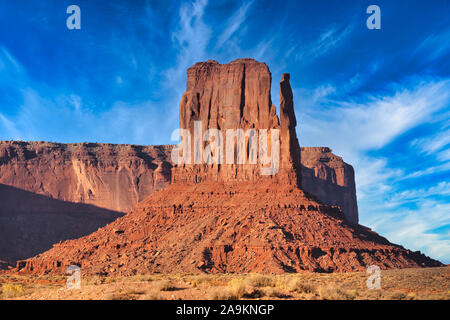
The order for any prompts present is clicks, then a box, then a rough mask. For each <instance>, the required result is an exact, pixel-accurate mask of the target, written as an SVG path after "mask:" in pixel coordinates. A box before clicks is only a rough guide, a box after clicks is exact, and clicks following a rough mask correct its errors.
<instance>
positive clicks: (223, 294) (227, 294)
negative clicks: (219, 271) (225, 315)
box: [208, 288, 240, 300]
mask: <svg viewBox="0 0 450 320" xmlns="http://www.w3.org/2000/svg"><path fill="white" fill-rule="evenodd" d="M208 298H209V299H210V300H239V298H240V297H239V296H238V295H236V293H235V292H234V290H232V289H230V288H215V289H214V290H212V291H211V292H210V293H209V294H208Z"/></svg>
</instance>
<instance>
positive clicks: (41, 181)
mask: <svg viewBox="0 0 450 320" xmlns="http://www.w3.org/2000/svg"><path fill="white" fill-rule="evenodd" d="M171 149H172V146H149V147H144V146H135V145H114V144H103V143H75V144H62V143H49V142H20V141H3V142H0V183H2V184H5V185H9V186H13V187H15V188H19V189H22V190H25V191H29V192H33V193H37V194H40V195H44V196H46V197H49V198H53V199H58V200H62V201H68V202H75V203H86V204H91V205H95V206H97V207H101V208H105V209H110V210H114V211H118V212H129V211H130V210H131V209H132V208H133V206H134V205H135V204H136V203H138V202H139V201H142V200H143V199H144V198H146V197H147V196H148V195H149V194H151V193H152V192H153V191H155V190H159V189H162V188H164V187H166V186H167V185H168V184H169V183H170V180H171V168H172V164H171V162H170V151H171Z"/></svg>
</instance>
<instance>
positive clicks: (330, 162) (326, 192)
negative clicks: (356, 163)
mask: <svg viewBox="0 0 450 320" xmlns="http://www.w3.org/2000/svg"><path fill="white" fill-rule="evenodd" d="M301 153H302V179H303V181H302V188H303V189H304V190H305V191H307V192H308V193H310V194H312V195H314V196H316V197H317V198H318V199H320V200H321V201H323V202H324V203H326V204H330V205H336V206H339V207H340V208H341V209H342V211H343V212H344V214H345V218H346V219H347V220H348V221H350V222H352V223H358V204H357V201H356V186H355V172H354V170H353V167H352V166H351V165H349V164H347V163H345V162H344V161H343V160H342V158H341V157H338V156H336V155H335V154H333V153H332V152H331V149H330V148H327V147H310V148H301Z"/></svg>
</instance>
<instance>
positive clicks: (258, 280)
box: [246, 274, 275, 288]
mask: <svg viewBox="0 0 450 320" xmlns="http://www.w3.org/2000/svg"><path fill="white" fill-rule="evenodd" d="M246 280H247V283H248V285H250V286H253V287H257V288H263V287H273V286H275V281H274V280H273V279H272V278H270V277H269V276H264V275H262V274H252V275H250V276H249V277H248V278H247V279H246Z"/></svg>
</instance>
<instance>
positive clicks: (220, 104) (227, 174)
mask: <svg viewBox="0 0 450 320" xmlns="http://www.w3.org/2000/svg"><path fill="white" fill-rule="evenodd" d="M270 82H271V76H270V72H269V71H268V68H267V66H266V65H265V64H262V63H259V62H256V61H255V60H252V59H240V60H236V61H234V62H232V63H230V64H227V65H220V64H218V63H217V62H215V61H208V62H205V63H200V64H196V65H195V66H193V67H191V68H190V69H189V70H188V83H187V88H186V92H185V94H184V95H183V97H182V99H181V103H180V127H181V129H184V130H185V131H186V132H188V133H189V134H190V135H194V136H195V134H196V129H197V130H198V128H196V127H197V125H198V123H200V124H201V126H200V128H199V131H200V134H199V135H198V136H197V137H198V139H195V138H194V143H193V144H192V145H191V144H188V147H189V148H187V149H186V148H184V149H182V155H183V158H184V163H177V164H176V165H175V166H174V167H173V170H172V184H171V185H169V186H168V187H166V188H164V189H161V190H159V191H156V192H154V193H152V194H151V195H150V196H149V197H148V198H146V199H145V200H144V201H142V202H140V203H139V204H138V205H137V206H136V207H135V208H134V209H133V211H132V212H130V213H129V214H127V215H125V216H124V217H121V218H119V219H117V220H115V221H114V222H112V223H111V224H109V225H107V226H105V227H103V228H100V229H99V230H98V231H96V232H94V233H92V234H90V235H89V236H86V237H83V238H80V239H77V240H72V241H66V242H63V243H60V244H57V245H55V246H54V247H53V248H52V249H51V250H49V251H47V252H45V253H43V254H40V255H38V256H36V257H34V258H32V259H29V260H26V261H20V262H18V264H17V270H16V271H19V272H27V273H30V272H31V273H63V272H65V268H66V267H67V266H68V265H71V264H77V265H79V266H81V268H82V270H83V274H103V275H133V274H144V273H155V272H163V273H174V272H212V273H214V272H239V273H240V272H246V273H247V272H262V273H282V272H301V271H317V272H335V271H336V272H345V271H356V270H364V269H365V268H367V266H369V265H372V264H376V265H378V266H379V267H380V268H382V269H388V268H406V267H430V266H441V265H442V264H441V263H440V262H438V261H436V260H433V259H431V258H429V257H426V256H424V255H423V254H421V253H420V252H411V251H410V250H407V249H405V248H403V247H401V246H399V245H395V244H392V243H390V242H389V241H388V240H387V239H385V238H383V237H381V236H379V235H378V234H376V233H375V232H373V231H371V230H370V229H368V228H366V227H363V226H360V225H358V224H354V223H349V222H348V221H347V220H346V219H345V216H344V213H343V212H342V210H341V209H340V207H338V206H332V205H327V204H324V203H322V202H321V201H320V200H318V199H317V198H316V197H314V196H312V195H309V194H308V193H305V192H304V191H303V190H302V189H301V188H300V183H302V184H303V183H305V182H304V181H302V179H301V174H302V171H304V172H305V173H307V172H310V173H311V174H310V175H309V178H310V179H311V180H312V179H318V180H323V181H328V180H330V181H334V182H336V183H338V184H339V185H341V184H342V185H344V186H349V184H348V183H346V182H343V181H341V179H342V178H343V177H345V175H346V173H345V172H343V173H341V172H340V169H339V168H338V165H339V164H340V163H341V164H342V159H337V158H333V155H332V154H331V150H324V149H323V150H320V152H313V155H312V156H310V157H305V160H304V161H305V166H304V169H303V170H302V169H301V164H300V163H301V161H300V158H303V157H304V156H305V154H304V153H303V152H302V153H301V150H300V147H299V145H298V141H297V137H296V133H295V126H296V119H295V114H294V109H293V99H292V91H291V88H290V85H289V75H288V74H284V75H283V78H282V81H281V83H280V102H281V110H280V116H281V122H279V121H278V117H277V115H276V111H275V107H274V106H273V105H272V103H271V99H270ZM216 129H220V130H224V129H225V130H226V129H233V130H235V129H243V130H244V129H245V130H249V129H254V130H266V131H271V133H273V132H277V131H276V130H279V131H280V135H279V138H280V140H279V141H278V142H276V141H275V142H274V141H273V140H271V143H270V144H269V143H267V144H266V145H264V146H261V145H258V149H259V150H258V151H261V148H262V149H263V151H268V150H269V149H270V150H273V149H274V147H276V146H277V145H276V143H279V146H280V154H279V156H280V157H279V168H278V169H279V170H277V171H276V172H272V174H269V175H265V174H262V172H263V170H262V169H264V165H265V163H264V162H257V163H236V164H229V163H226V164H223V163H220V162H214V161H212V162H208V161H206V162H205V161H204V160H208V159H214V158H215V159H219V158H220V156H221V153H222V150H221V149H220V148H216V147H214V148H213V147H212V146H211V144H212V143H213V141H216V142H217V141H218V140H217V139H219V141H220V136H219V135H216V138H215V139H214V140H209V138H210V137H211V136H212V135H215V134H217V131H216V133H214V130H216ZM208 130H212V131H209V132H208ZM204 136H206V138H208V139H203V137H204ZM185 137H186V136H185ZM185 137H184V138H185ZM205 140H207V141H205ZM249 140H250V139H249ZM249 140H244V142H245V143H244V149H245V152H244V156H245V157H246V158H247V159H249V158H251V157H250V154H251V152H249V151H248V150H250V147H249V146H250V145H251V143H250V142H249ZM183 141H189V139H187V140H186V139H183ZM205 142H206V143H205ZM266 142H267V141H266ZM198 145H200V148H199V149H198V148H196V146H197V147H199V146H198ZM208 147H209V149H208ZM233 147H235V145H234V144H233ZM202 149H205V150H209V151H208V152H206V153H205V152H204V150H202ZM177 151H179V149H177ZM227 151H229V150H227ZM197 153H200V154H201V157H200V158H201V161H200V162H199V163H195V161H194V163H191V162H189V161H188V163H186V157H185V156H186V155H187V154H192V155H194V158H195V155H196V154H197ZM271 155H272V158H271V161H272V163H273V160H274V158H273V153H271ZM318 157H319V159H318V160H317V158H318ZM202 158H203V159H202ZM205 158H206V159H205ZM325 158H327V159H328V161H325ZM323 163H327V165H324V164H323ZM316 169H317V173H316ZM308 170H311V171H314V174H312V172H311V171H308ZM321 172H327V175H325V174H322V173H321ZM336 172H339V174H338V175H335V177H334V178H328V177H329V176H330V177H331V176H332V175H333V173H336ZM337 176H339V177H338V178H337ZM305 185H307V182H306V183H305ZM322 187H323V186H322ZM311 188H313V187H311ZM313 191H314V190H313ZM315 191H316V192H322V189H320V187H318V188H317V189H316V190H315ZM332 191H335V190H332ZM328 197H329V199H331V200H332V199H334V198H333V197H334V195H328ZM339 201H340V199H338V200H336V202H339ZM349 217H351V218H353V219H354V216H352V215H349Z"/></svg>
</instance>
